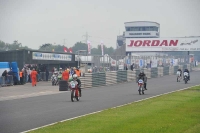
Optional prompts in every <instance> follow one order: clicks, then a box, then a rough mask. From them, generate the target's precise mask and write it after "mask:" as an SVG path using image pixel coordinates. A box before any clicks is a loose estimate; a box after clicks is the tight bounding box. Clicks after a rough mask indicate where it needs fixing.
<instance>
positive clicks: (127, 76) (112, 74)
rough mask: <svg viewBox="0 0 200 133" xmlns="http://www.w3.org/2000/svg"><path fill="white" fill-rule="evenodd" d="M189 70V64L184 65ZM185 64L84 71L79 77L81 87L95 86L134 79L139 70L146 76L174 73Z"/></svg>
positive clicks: (153, 76)
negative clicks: (92, 71)
mask: <svg viewBox="0 0 200 133" xmlns="http://www.w3.org/2000/svg"><path fill="white" fill-rule="evenodd" d="M186 66H187V68H188V69H189V70H190V69H191V67H190V64H189V65H186ZM186 66H169V67H159V68H151V69H147V68H144V69H134V70H133V71H131V70H127V71H109V72H102V73H85V74H84V77H80V79H81V82H82V88H91V87H97V86H105V85H112V84H116V83H120V82H127V81H130V82H131V81H136V79H137V76H138V75H139V73H140V71H141V70H142V71H144V73H145V74H146V76H147V78H157V77H160V76H164V75H174V74H176V72H177V70H178V68H179V67H183V68H184V67H186Z"/></svg>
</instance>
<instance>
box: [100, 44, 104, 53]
mask: <svg viewBox="0 0 200 133" xmlns="http://www.w3.org/2000/svg"><path fill="white" fill-rule="evenodd" d="M101 53H102V56H103V55H104V51H103V41H101Z"/></svg>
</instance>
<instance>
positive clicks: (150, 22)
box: [124, 21, 160, 25]
mask: <svg viewBox="0 0 200 133" xmlns="http://www.w3.org/2000/svg"><path fill="white" fill-rule="evenodd" d="M139 22H148V23H156V24H158V25H160V24H159V23H157V22H153V21H131V22H125V23H124V24H126V23H139Z"/></svg>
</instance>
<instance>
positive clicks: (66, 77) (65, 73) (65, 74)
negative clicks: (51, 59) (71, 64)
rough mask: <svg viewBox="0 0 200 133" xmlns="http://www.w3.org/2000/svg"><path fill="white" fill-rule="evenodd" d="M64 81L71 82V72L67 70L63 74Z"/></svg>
mask: <svg viewBox="0 0 200 133" xmlns="http://www.w3.org/2000/svg"><path fill="white" fill-rule="evenodd" d="M62 79H63V80H66V81H68V80H69V71H68V70H67V69H66V70H65V71H64V72H63V73H62Z"/></svg>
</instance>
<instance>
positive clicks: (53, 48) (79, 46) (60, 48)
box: [0, 40, 115, 55]
mask: <svg viewBox="0 0 200 133" xmlns="http://www.w3.org/2000/svg"><path fill="white" fill-rule="evenodd" d="M64 48H66V49H67V50H69V49H71V51H72V53H74V54H75V53H77V51H79V50H86V51H87V50H88V45H87V44H86V43H82V42H77V43H75V44H74V46H72V47H67V46H64V45H60V44H57V45H54V44H51V43H46V44H42V45H40V46H39V49H37V50H41V51H47V52H64ZM18 49H30V50H31V48H29V47H28V46H23V45H22V44H21V43H19V42H18V41H17V40H15V41H13V43H11V44H9V43H5V42H3V41H1V40H0V51H8V50H18ZM103 51H104V54H108V55H111V54H112V53H113V52H114V51H115V49H114V48H113V47H107V46H105V45H104V46H103ZM67 52H68V53H69V51H67ZM101 54H102V50H101V45H100V44H99V45H97V48H95V47H93V48H91V55H101Z"/></svg>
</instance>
